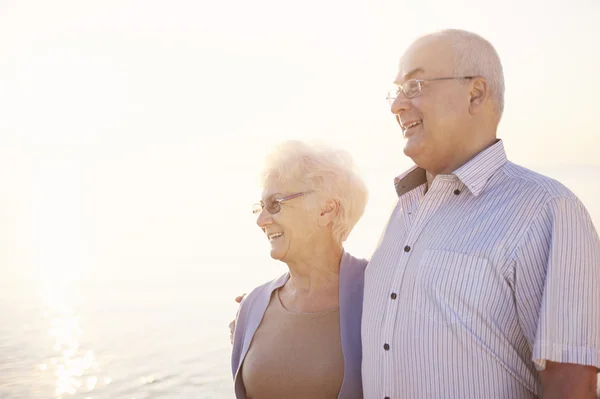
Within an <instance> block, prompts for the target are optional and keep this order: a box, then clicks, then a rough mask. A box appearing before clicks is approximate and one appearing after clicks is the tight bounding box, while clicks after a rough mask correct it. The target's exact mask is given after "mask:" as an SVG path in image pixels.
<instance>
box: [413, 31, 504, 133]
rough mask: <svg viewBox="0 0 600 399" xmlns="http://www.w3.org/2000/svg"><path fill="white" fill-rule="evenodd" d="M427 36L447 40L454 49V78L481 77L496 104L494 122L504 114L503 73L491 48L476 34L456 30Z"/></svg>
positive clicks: (498, 58) (495, 53) (489, 44)
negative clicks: (496, 117) (495, 118)
mask: <svg viewBox="0 0 600 399" xmlns="http://www.w3.org/2000/svg"><path fill="white" fill-rule="evenodd" d="M429 37H443V38H446V39H449V40H450V42H451V43H452V46H453V48H454V55H455V63H454V74H455V75H454V76H482V77H483V78H485V80H486V82H487V84H488V87H489V89H490V93H491V98H492V100H493V101H494V103H495V104H496V113H497V116H498V121H499V120H500V118H502V113H503V112H504V73H503V71H502V63H501V61H500V57H499V56H498V53H497V52H496V49H494V46H492V44H491V43H490V42H488V41H487V40H485V39H484V38H483V37H481V36H479V35H478V34H476V33H472V32H468V31H465V30H460V29H446V30H442V31H439V32H436V33H432V34H430V35H426V36H423V38H429Z"/></svg>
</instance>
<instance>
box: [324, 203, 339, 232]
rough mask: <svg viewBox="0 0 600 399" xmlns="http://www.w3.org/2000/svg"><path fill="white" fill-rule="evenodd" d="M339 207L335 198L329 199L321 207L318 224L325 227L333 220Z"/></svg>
mask: <svg viewBox="0 0 600 399" xmlns="http://www.w3.org/2000/svg"><path fill="white" fill-rule="evenodd" d="M339 209H340V204H339V202H338V201H337V200H333V199H332V200H329V201H327V202H326V203H325V205H324V206H323V208H321V215H319V226H320V227H325V226H327V225H329V224H330V223H332V222H333V219H334V218H335V217H336V215H337V213H338V211H339Z"/></svg>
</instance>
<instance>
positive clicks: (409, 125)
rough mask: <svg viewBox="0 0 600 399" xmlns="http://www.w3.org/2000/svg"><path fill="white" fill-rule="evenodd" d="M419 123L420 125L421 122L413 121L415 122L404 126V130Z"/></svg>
mask: <svg viewBox="0 0 600 399" xmlns="http://www.w3.org/2000/svg"><path fill="white" fill-rule="evenodd" d="M419 123H421V122H419V121H415V122H412V123H409V124H408V125H406V126H404V130H406V129H409V128H411V127H413V126H417V125H418V124H419Z"/></svg>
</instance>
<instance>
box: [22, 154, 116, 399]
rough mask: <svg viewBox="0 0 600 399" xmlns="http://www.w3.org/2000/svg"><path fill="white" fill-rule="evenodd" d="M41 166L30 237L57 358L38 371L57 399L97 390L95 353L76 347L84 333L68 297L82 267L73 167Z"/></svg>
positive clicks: (77, 188) (77, 192)
mask: <svg viewBox="0 0 600 399" xmlns="http://www.w3.org/2000/svg"><path fill="white" fill-rule="evenodd" d="M42 166H43V168H41V169H40V171H39V174H38V176H37V179H36V182H35V184H36V194H37V195H36V196H35V198H36V202H35V204H34V209H35V217H34V220H35V235H36V238H37V243H38V257H39V267H40V269H39V270H40V277H41V279H42V283H43V292H42V295H43V296H44V303H45V304H46V309H45V311H44V317H46V318H47V319H49V321H50V322H49V324H50V329H49V330H48V336H49V337H50V339H51V340H52V343H51V347H52V349H53V350H54V351H55V352H56V353H55V354H54V355H53V356H52V357H51V358H49V359H47V360H46V361H45V362H44V363H43V364H40V365H39V369H40V371H41V372H43V373H47V374H48V375H49V376H51V377H50V378H52V380H53V382H54V384H55V390H54V394H55V396H56V397H57V398H61V399H62V398H63V395H66V394H69V395H74V394H75V393H77V392H81V391H83V392H91V391H94V390H95V389H97V388H98V384H97V383H98V379H99V376H98V374H99V373H98V361H97V359H96V356H95V354H94V351H92V350H89V349H85V348H83V347H82V345H81V340H82V336H83V331H82V329H81V328H80V326H79V322H78V321H77V318H76V317H75V312H74V311H73V309H72V301H71V300H70V298H69V297H68V292H69V288H71V287H73V286H74V285H75V284H76V283H77V281H78V277H79V275H80V274H81V267H82V255H81V254H82V252H83V248H82V247H83V245H82V242H81V233H80V209H79V207H80V200H79V196H80V184H79V172H78V165H77V164H73V163H69V162H66V163H60V162H52V163H48V164H45V165H42ZM101 378H103V379H104V382H105V385H106V384H107V381H110V377H108V376H101Z"/></svg>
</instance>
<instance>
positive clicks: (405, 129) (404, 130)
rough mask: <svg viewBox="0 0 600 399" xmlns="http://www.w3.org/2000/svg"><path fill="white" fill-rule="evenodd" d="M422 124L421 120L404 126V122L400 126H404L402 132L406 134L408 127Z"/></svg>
mask: <svg viewBox="0 0 600 399" xmlns="http://www.w3.org/2000/svg"><path fill="white" fill-rule="evenodd" d="M420 124H421V121H414V122H410V123H409V124H407V125H406V126H404V125H403V124H400V126H401V127H402V133H404V135H405V136H406V132H407V131H408V129H410V128H412V127H415V126H419V125H420Z"/></svg>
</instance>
